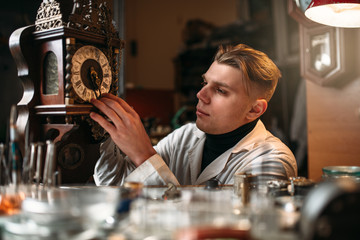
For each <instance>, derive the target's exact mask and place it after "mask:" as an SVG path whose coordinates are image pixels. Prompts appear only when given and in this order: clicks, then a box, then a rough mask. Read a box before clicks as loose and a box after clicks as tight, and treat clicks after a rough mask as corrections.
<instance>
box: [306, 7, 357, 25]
mask: <svg viewBox="0 0 360 240" xmlns="http://www.w3.org/2000/svg"><path fill="white" fill-rule="evenodd" d="M305 16H306V17H307V18H309V19H310V20H312V21H314V22H317V23H321V24H325V25H329V26H333V27H344V28H357V27H360V0H348V1H345V0H343V1H335V0H312V1H311V2H310V4H309V6H308V8H307V9H306V10H305Z"/></svg>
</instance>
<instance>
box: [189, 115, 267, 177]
mask: <svg viewBox="0 0 360 240" xmlns="http://www.w3.org/2000/svg"><path fill="white" fill-rule="evenodd" d="M194 134H195V135H196V136H197V137H198V138H199V139H200V141H199V142H197V144H195V145H194V147H193V148H191V149H190V151H189V160H190V164H191V182H193V183H194V182H195V184H203V183H204V182H206V181H207V180H209V179H212V178H214V177H216V176H217V175H219V174H220V173H221V172H222V171H223V169H224V168H225V166H226V163H227V162H228V160H229V158H230V157H231V153H239V152H247V151H250V150H251V149H253V148H254V147H256V146H257V145H258V143H260V142H263V141H265V138H266V136H267V130H266V128H265V126H264V124H263V123H262V122H261V120H259V121H258V122H257V124H256V126H255V128H254V129H253V130H252V131H251V132H250V133H249V134H247V135H246V136H245V137H244V138H243V139H241V140H240V141H239V142H238V143H237V144H236V145H235V146H234V147H233V148H230V149H228V150H227V151H225V152H224V153H223V154H221V155H220V156H219V157H218V158H216V159H215V160H214V161H213V162H212V163H210V164H209V165H208V166H207V167H206V168H205V169H204V171H203V172H201V174H200V175H199V177H197V176H198V174H199V172H200V169H201V159H202V153H203V149H204V148H203V146H202V147H200V146H199V144H202V145H204V143H205V133H204V132H202V131H200V130H199V129H197V130H195V131H194ZM224 156H227V157H224ZM196 159H199V160H198V161H196Z"/></svg>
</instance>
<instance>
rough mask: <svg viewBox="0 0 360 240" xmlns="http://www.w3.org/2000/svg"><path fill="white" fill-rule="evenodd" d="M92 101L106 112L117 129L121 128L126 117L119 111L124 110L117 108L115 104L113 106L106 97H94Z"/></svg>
mask: <svg viewBox="0 0 360 240" xmlns="http://www.w3.org/2000/svg"><path fill="white" fill-rule="evenodd" d="M91 103H92V104H93V105H94V106H95V107H97V108H98V109H99V110H100V111H101V112H102V113H104V114H105V115H106V116H107V117H108V118H109V119H110V121H112V123H113V124H114V125H115V127H116V128H117V129H120V128H122V127H123V125H124V124H123V122H122V117H121V115H122V116H123V118H125V117H126V116H124V114H119V113H118V112H121V111H123V110H121V109H120V110H119V109H116V108H115V107H114V106H113V107H111V106H109V105H112V104H110V103H107V100H105V99H99V100H98V99H92V100H91Z"/></svg>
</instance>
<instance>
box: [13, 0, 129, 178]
mask: <svg viewBox="0 0 360 240" xmlns="http://www.w3.org/2000/svg"><path fill="white" fill-rule="evenodd" d="M111 6H112V2H111V1H110V0H73V2H72V1H68V0H62V1H61V0H58V1H57V0H43V2H42V3H41V5H40V7H39V9H38V11H37V16H36V21H35V24H34V25H32V26H27V27H24V28H21V29H18V30H16V31H15V32H14V33H13V34H12V36H11V37H10V44H9V45H10V50H11V52H12V55H13V57H14V59H15V62H16V64H17V66H18V73H19V77H20V78H21V80H22V81H23V85H24V97H23V99H22V100H21V101H20V102H19V103H18V109H19V119H20V118H21V119H22V120H21V121H18V123H19V125H21V126H20V127H19V129H21V131H22V133H20V134H21V135H22V136H23V140H24V142H25V144H24V149H23V151H26V147H27V146H28V145H29V143H30V142H36V141H45V140H47V139H51V140H53V141H55V142H56V147H57V148H56V149H57V157H58V159H57V160H58V161H57V163H58V167H59V168H60V170H61V175H62V177H63V183H69V182H84V181H86V180H87V179H88V178H89V176H91V175H92V173H93V166H94V164H95V161H96V159H97V157H98V155H99V153H98V146H99V144H100V142H101V141H102V140H103V139H104V138H105V137H106V135H107V134H106V132H105V131H104V130H103V129H102V128H101V127H100V126H99V125H98V124H97V123H95V122H94V121H92V120H91V118H90V117H89V113H90V111H91V110H92V109H93V106H92V105H91V104H90V103H89V102H90V100H91V99H92V98H99V97H101V94H103V93H112V94H114V95H117V92H118V87H119V86H118V84H119V83H118V73H119V65H120V59H121V52H122V49H123V47H124V41H123V40H121V39H120V38H119V36H118V32H117V31H116V29H115V27H114V25H113V22H112V14H111V9H112V7H111ZM69 154H72V158H77V159H73V161H67V160H68V159H66V156H69ZM71 162H73V163H74V164H73V165H71ZM64 163H66V164H64Z"/></svg>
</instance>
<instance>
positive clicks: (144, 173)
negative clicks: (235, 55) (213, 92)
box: [94, 120, 297, 185]
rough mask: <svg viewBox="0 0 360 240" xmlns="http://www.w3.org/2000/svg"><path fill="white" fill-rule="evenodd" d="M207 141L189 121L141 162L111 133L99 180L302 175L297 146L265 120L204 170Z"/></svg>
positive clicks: (194, 181) (189, 181) (191, 181)
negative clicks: (274, 131)
mask: <svg viewBox="0 0 360 240" xmlns="http://www.w3.org/2000/svg"><path fill="white" fill-rule="evenodd" d="M204 142H205V133H204V132H202V131H200V130H199V129H198V128H197V127H196V125H195V124H194V123H188V124H186V125H184V126H182V127H181V128H179V129H176V130H175V131H173V132H172V133H171V134H169V135H168V136H167V137H165V138H164V139H162V140H161V141H160V142H159V143H158V144H157V145H156V146H155V150H156V152H157V154H155V155H153V156H152V157H150V158H149V159H147V160H146V161H145V162H144V163H143V164H141V165H140V166H139V167H137V168H136V167H135V166H134V164H133V163H132V162H131V161H130V160H129V159H128V157H126V156H123V155H122V154H121V152H120V150H119V149H118V148H117V146H116V145H115V144H114V142H113V141H112V140H111V139H110V138H109V139H108V140H106V141H105V142H104V143H103V144H102V145H101V147H100V158H99V160H98V162H97V163H96V166H95V172H94V180H95V183H96V184H97V185H121V184H122V183H124V182H125V181H136V182H142V183H144V184H145V185H165V184H167V183H169V182H171V183H174V184H176V185H199V184H204V183H205V182H206V181H207V180H209V179H212V178H216V179H217V180H218V181H219V182H220V183H221V184H232V183H233V176H234V174H235V173H236V172H247V173H252V174H265V175H271V176H275V177H285V178H288V177H291V176H296V175H297V165H296V160H295V157H294V155H293V153H292V152H291V150H290V149H289V148H288V147H287V146H286V145H285V144H284V143H282V142H281V141H280V140H279V139H278V138H276V137H274V136H273V135H272V134H271V133H270V132H269V131H267V130H266V128H265V126H264V124H263V123H262V122H261V121H260V120H259V121H258V123H257V124H256V126H255V128H254V129H253V130H252V131H251V132H250V133H249V134H247V135H246V136H245V137H244V138H243V139H242V140H240V141H239V142H238V143H237V144H236V145H235V146H234V147H232V148H230V149H228V150H227V151H225V152H224V153H223V154H221V155H220V156H219V157H218V158H216V159H215V160H214V161H213V162H212V163H211V164H209V165H208V166H207V167H206V168H205V169H204V171H203V172H200V171H201V160H202V153H203V148H204Z"/></svg>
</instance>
